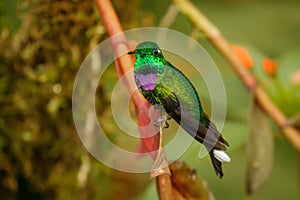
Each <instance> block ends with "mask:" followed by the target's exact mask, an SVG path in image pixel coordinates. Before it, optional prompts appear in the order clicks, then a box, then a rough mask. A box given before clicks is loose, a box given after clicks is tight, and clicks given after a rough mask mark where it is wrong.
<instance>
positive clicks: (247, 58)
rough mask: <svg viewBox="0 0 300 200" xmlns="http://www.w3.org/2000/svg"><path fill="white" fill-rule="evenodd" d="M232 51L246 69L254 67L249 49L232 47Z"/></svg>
mask: <svg viewBox="0 0 300 200" xmlns="http://www.w3.org/2000/svg"><path fill="white" fill-rule="evenodd" d="M231 49H232V51H233V52H234V54H235V55H236V56H237V58H238V59H239V61H240V62H241V63H242V65H243V66H244V67H245V68H251V67H253V59H252V57H251V55H250V53H249V52H248V51H247V49H245V48H243V47H241V46H238V45H231Z"/></svg>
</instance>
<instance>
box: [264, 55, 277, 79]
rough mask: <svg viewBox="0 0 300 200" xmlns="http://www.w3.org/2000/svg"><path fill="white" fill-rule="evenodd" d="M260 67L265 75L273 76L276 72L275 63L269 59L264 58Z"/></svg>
mask: <svg viewBox="0 0 300 200" xmlns="http://www.w3.org/2000/svg"><path fill="white" fill-rule="evenodd" d="M262 67H263V69H264V71H265V72H266V74H269V75H273V74H275V72H276V63H275V62H274V61H273V60H271V59H270V58H267V57H265V58H263V59H262Z"/></svg>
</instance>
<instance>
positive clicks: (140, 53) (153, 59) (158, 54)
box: [128, 41, 167, 72]
mask: <svg viewBox="0 0 300 200" xmlns="http://www.w3.org/2000/svg"><path fill="white" fill-rule="evenodd" d="M128 54H134V55H135V56H136V62H135V65H134V71H135V72H137V71H139V70H140V69H141V68H145V67H146V66H148V67H151V68H157V70H158V71H159V72H161V71H162V70H163V69H164V65H165V64H166V62H167V61H166V60H165V58H164V56H163V54H162V51H161V49H160V48H159V47H158V45H157V44H156V43H155V42H150V41H146V42H142V43H140V44H138V45H137V47H136V48H135V50H134V51H131V52H128Z"/></svg>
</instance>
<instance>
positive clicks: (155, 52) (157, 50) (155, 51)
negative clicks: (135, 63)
mask: <svg viewBox="0 0 300 200" xmlns="http://www.w3.org/2000/svg"><path fill="white" fill-rule="evenodd" d="M159 53H160V50H159V49H154V50H153V51H152V55H154V56H157V55H158V54H159Z"/></svg>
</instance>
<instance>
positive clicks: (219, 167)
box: [209, 151, 223, 178]
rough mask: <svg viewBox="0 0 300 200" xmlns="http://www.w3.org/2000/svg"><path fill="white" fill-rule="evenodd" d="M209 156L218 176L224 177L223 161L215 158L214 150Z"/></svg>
mask: <svg viewBox="0 0 300 200" xmlns="http://www.w3.org/2000/svg"><path fill="white" fill-rule="evenodd" d="M209 156H210V159H211V162H212V164H213V167H214V170H215V172H216V174H217V176H218V177H219V178H222V177H223V171H222V162H220V161H219V160H218V159H216V158H215V155H214V153H213V151H210V152H209Z"/></svg>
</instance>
